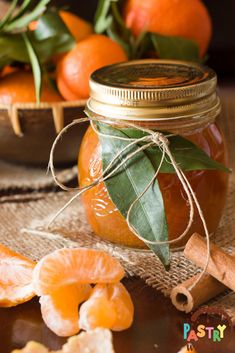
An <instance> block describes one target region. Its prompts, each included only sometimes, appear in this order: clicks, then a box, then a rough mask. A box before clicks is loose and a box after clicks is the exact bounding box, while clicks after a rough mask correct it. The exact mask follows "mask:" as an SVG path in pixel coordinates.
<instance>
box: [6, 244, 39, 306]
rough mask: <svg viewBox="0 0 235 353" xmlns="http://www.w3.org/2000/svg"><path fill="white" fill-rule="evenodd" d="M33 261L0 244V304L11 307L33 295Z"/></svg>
mask: <svg viewBox="0 0 235 353" xmlns="http://www.w3.org/2000/svg"><path fill="white" fill-rule="evenodd" d="M34 267H35V263H34V262H33V261H31V260H30V259H28V258H26V257H24V256H22V255H20V254H18V253H16V252H14V251H12V250H10V249H9V248H7V247H5V246H4V245H1V244H0V306H1V307H11V306H15V305H18V304H20V303H24V302H26V301H28V300H30V299H31V298H33V297H34V296H35V293H34V290H33V287H32V284H31V282H32V275H33V269H34Z"/></svg>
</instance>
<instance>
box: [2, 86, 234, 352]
mask: <svg viewBox="0 0 235 353" xmlns="http://www.w3.org/2000/svg"><path fill="white" fill-rule="evenodd" d="M221 94H222V96H223V97H224V111H223V114H222V115H221V119H220V120H221V123H222V125H223V128H224V131H225V135H226V138H227V140H228V145H229V152H230V166H231V167H232V168H234V167H235V159H234V156H235V154H234V152H235V103H234V104H233V99H234V98H235V88H233V87H226V88H223V90H222V91H221ZM233 106H234V109H233ZM124 282H125V285H126V287H127V288H128V290H129V291H130V293H131V295H132V298H133V301H134V306H135V320H134V324H133V326H132V327H131V328H130V329H129V330H127V331H124V332H120V333H114V346H115V350H116V353H177V352H178V350H179V349H180V348H181V347H182V346H183V345H185V343H184V340H183V324H184V323H186V322H190V315H186V314H184V313H180V312H178V311H177V310H176V309H175V308H174V307H173V306H172V304H171V302H170V300H169V299H168V298H164V296H163V295H162V294H161V293H160V292H157V291H156V290H154V289H152V288H150V287H148V286H147V285H146V284H145V283H144V282H143V281H142V280H140V279H138V278H130V279H125V281H124ZM212 321H213V319H212V318H211V319H209V321H208V319H207V324H209V325H210V324H211V325H214V324H215V323H214V322H212ZM29 340H36V341H39V342H42V343H44V344H45V345H47V346H48V347H49V348H51V349H59V348H60V347H61V345H62V344H63V343H64V342H65V340H64V339H62V338H59V337H57V336H56V335H54V334H53V333H52V332H51V331H50V330H49V329H47V327H46V326H45V325H44V323H43V321H42V319H41V314H40V308H39V303H38V300H37V299H33V300H32V301H31V302H29V303H26V304H23V305H20V306H18V307H15V308H9V309H0V353H10V352H11V350H12V349H14V348H17V347H23V346H24V345H25V344H26V343H27V342H28V341H29ZM195 346H196V347H197V352H198V353H235V335H234V334H233V333H231V335H230V340H229V341H227V340H224V341H221V342H220V343H211V342H210V341H209V340H201V342H200V345H195ZM104 353H105V352H104Z"/></svg>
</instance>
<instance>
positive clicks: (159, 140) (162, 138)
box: [47, 116, 210, 290]
mask: <svg viewBox="0 0 235 353" xmlns="http://www.w3.org/2000/svg"><path fill="white" fill-rule="evenodd" d="M83 122H90V124H91V126H92V128H93V130H94V131H95V132H96V134H97V135H99V136H103V137H105V138H111V139H118V140H124V141H128V142H129V143H128V145H126V146H125V147H124V148H123V149H122V150H121V151H119V152H118V153H117V154H116V155H115V156H114V158H113V159H112V160H111V161H110V163H109V164H108V166H107V167H106V168H105V169H104V170H103V173H102V175H101V176H100V177H98V178H97V179H96V180H94V181H93V182H92V183H91V184H89V185H86V186H84V187H77V188H69V187H67V186H66V185H64V184H62V183H61V182H60V181H59V180H58V178H57V176H56V172H55V168H54V152H55V148H56V146H57V143H58V141H59V140H60V138H61V137H62V135H63V134H64V133H65V132H67V131H68V130H69V129H70V128H72V127H73V126H74V125H78V124H81V123H83ZM96 122H102V123H105V124H110V125H112V126H117V127H118V126H120V122H116V121H109V120H107V119H104V118H102V117H97V118H93V117H90V116H89V117H87V118H83V119H76V120H74V121H73V122H72V123H70V124H69V125H67V126H66V127H65V128H64V129H63V130H62V131H61V132H60V133H59V134H58V135H57V137H56V139H55V141H54V143H53V145H52V148H51V152H50V159H49V164H48V170H51V173H52V176H53V179H54V181H55V183H56V184H57V185H58V186H59V187H60V188H61V189H63V190H65V191H77V193H76V194H75V195H74V196H73V197H72V198H71V199H70V200H69V201H68V202H67V203H66V204H65V205H64V206H63V207H62V208H61V209H60V210H59V211H57V213H56V214H55V215H54V216H53V217H52V219H51V220H50V222H49V224H48V226H47V227H48V228H49V227H50V225H51V224H52V223H53V222H54V221H55V219H56V218H57V217H58V216H59V215H60V214H61V213H62V212H63V211H64V210H65V209H66V208H67V207H69V205H70V204H71V203H72V202H73V201H74V200H75V199H77V198H78V197H79V196H80V195H81V194H83V193H84V192H86V191H87V190H89V189H91V188H93V187H95V186H97V185H99V184H100V183H101V182H104V181H105V180H107V179H109V178H111V177H112V176H113V175H114V174H115V173H116V172H117V171H118V170H120V168H122V166H123V165H125V163H126V162H128V161H129V160H130V159H131V158H133V157H134V156H135V155H137V154H138V153H139V152H141V151H144V150H146V149H147V148H149V147H151V146H157V147H158V148H159V149H160V150H161V152H162V157H161V160H160V163H159V165H158V168H157V170H156V173H155V174H154V176H153V177H152V179H151V180H150V182H149V183H148V185H146V187H145V188H144V190H143V191H142V192H141V193H140V195H139V196H138V197H137V198H136V199H135V200H134V201H133V202H132V204H131V205H130V207H129V209H128V211H127V216H126V222H127V224H128V227H129V229H130V230H131V231H132V232H133V233H134V234H135V235H136V236H137V237H138V238H139V239H140V240H142V241H144V242H145V243H147V244H151V245H163V244H174V243H177V242H178V241H179V240H182V239H183V238H184V237H185V235H186V234H187V233H188V232H189V230H190V228H191V225H192V223H193V217H194V211H195V209H194V204H195V205H196V209H197V210H198V213H199V216H200V219H201V221H202V224H203V227H204V231H205V235H206V241H207V256H206V262H205V266H204V268H203V270H202V272H201V274H200V276H199V277H198V278H197V280H196V281H195V283H194V284H193V285H192V286H191V287H190V288H189V290H191V289H192V288H194V287H195V286H196V285H197V283H198V282H199V281H200V280H201V278H202V276H203V275H204V274H205V273H206V270H207V267H208V264H209V260H210V238H209V232H208V229H207V225H206V221H205V218H204V216H203V212H202V209H201V207H200V204H199V202H198V200H197V197H196V195H195V193H194V191H193V189H192V187H191V185H190V183H189V181H188V179H187V178H186V176H185V174H184V172H183V171H182V169H181V168H180V166H179V165H178V164H177V162H176V161H175V159H174V157H173V155H172V153H171V151H170V148H169V144H170V142H169V137H171V136H174V134H169V135H164V134H162V133H161V132H156V131H153V130H151V129H148V128H143V127H142V126H141V127H140V126H138V125H137V124H134V123H130V122H124V123H122V125H124V127H131V128H134V129H136V130H139V131H141V132H144V133H146V135H145V136H143V137H140V138H129V137H120V136H115V135H110V134H104V133H102V132H100V131H99V130H98V129H97V126H96ZM134 145H137V146H138V148H137V149H136V150H134V151H132V152H130V153H127V155H126V156H125V157H123V154H124V152H126V151H128V150H129V149H130V148H131V147H132V146H134ZM120 157H122V158H121V159H120ZM166 158H168V160H169V163H171V164H172V166H173V167H174V170H175V173H176V174H177V176H178V178H179V180H180V182H181V185H182V187H183V189H184V191H185V193H186V195H187V199H188V203H189V220H188V224H187V226H186V228H185V230H184V231H183V233H182V234H180V235H179V236H178V237H177V238H176V239H172V240H166V241H151V240H147V239H145V238H143V237H142V236H141V235H140V234H138V232H137V231H136V229H135V228H134V227H133V225H132V224H131V222H130V215H131V212H132V210H133V207H134V206H135V204H136V203H137V202H138V201H139V200H140V199H141V197H142V196H143V195H144V194H145V193H146V191H147V190H148V189H149V188H150V187H151V186H152V185H153V183H154V181H155V180H156V179H157V176H158V174H159V171H160V169H161V167H162V164H163V162H164V160H165V159H166Z"/></svg>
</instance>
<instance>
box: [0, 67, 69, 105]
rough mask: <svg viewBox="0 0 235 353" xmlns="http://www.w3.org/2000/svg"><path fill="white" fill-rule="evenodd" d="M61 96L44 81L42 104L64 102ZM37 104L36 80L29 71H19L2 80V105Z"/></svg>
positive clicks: (0, 84) (0, 91) (0, 88)
mask: <svg viewBox="0 0 235 353" xmlns="http://www.w3.org/2000/svg"><path fill="white" fill-rule="evenodd" d="M62 100H63V99H62V98H61V96H60V95H59V94H58V93H57V92H56V91H55V90H54V89H53V88H52V87H51V86H50V85H49V83H47V82H45V81H43V84H42V93H41V102H58V101H62ZM19 102H20V103H24V102H36V97H35V86H34V78H33V75H32V73H31V72H29V71H17V72H13V73H10V74H8V75H6V76H4V77H2V78H1V79H0V103H4V104H12V103H19Z"/></svg>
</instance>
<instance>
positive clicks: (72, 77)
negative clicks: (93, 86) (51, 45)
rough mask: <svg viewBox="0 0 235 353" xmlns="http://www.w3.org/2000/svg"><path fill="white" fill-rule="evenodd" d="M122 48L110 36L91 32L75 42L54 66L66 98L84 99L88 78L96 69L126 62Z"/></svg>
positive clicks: (86, 95) (87, 88)
mask: <svg viewBox="0 0 235 353" xmlns="http://www.w3.org/2000/svg"><path fill="white" fill-rule="evenodd" d="M126 60H127V56H126V53H125V52H124V50H123V49H122V47H121V46H120V45H119V44H118V43H116V42H114V41H113V40H112V39H110V38H108V37H106V36H104V35H98V34H93V35H91V36H89V37H88V38H86V39H84V40H82V41H81V42H79V43H77V45H76V46H75V47H74V48H73V49H72V50H71V51H70V52H69V53H67V54H66V55H65V56H64V57H63V58H62V60H61V61H60V62H59V64H58V66H57V85H58V88H59V91H60V93H61V94H62V96H63V97H64V98H65V99H66V100H74V99H75V98H76V99H86V98H88V96H89V78H90V75H91V74H92V73H93V72H94V71H95V70H97V69H99V68H101V67H103V66H105V65H110V64H114V63H117V62H121V61H126Z"/></svg>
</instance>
